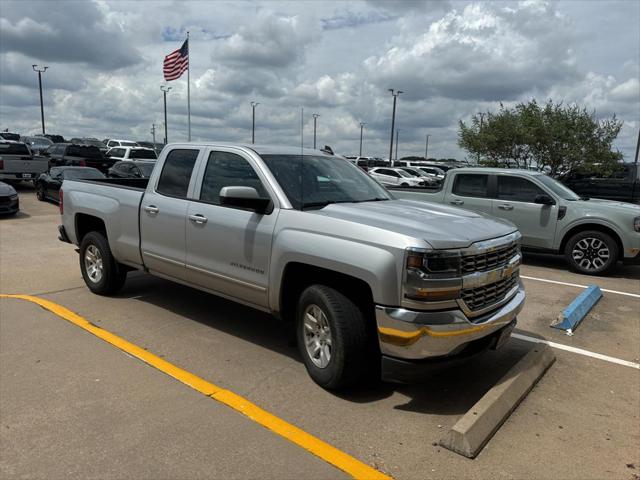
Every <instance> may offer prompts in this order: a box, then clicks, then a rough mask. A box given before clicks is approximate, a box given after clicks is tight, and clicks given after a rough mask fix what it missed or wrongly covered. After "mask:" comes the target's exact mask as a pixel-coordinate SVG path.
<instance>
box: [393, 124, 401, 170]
mask: <svg viewBox="0 0 640 480" xmlns="http://www.w3.org/2000/svg"><path fill="white" fill-rule="evenodd" d="M399 133H400V129H396V162H397V161H398V134H399ZM394 165H395V163H394Z"/></svg>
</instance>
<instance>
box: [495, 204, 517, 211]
mask: <svg viewBox="0 0 640 480" xmlns="http://www.w3.org/2000/svg"><path fill="white" fill-rule="evenodd" d="M498 208H499V209H500V210H513V205H509V204H508V203H502V204H500V205H498Z"/></svg>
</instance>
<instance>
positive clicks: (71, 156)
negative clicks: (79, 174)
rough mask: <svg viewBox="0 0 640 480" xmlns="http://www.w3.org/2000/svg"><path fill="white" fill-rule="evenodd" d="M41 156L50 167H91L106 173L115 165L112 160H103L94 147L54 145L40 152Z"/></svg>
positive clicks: (70, 144)
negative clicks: (47, 160) (46, 160)
mask: <svg viewBox="0 0 640 480" xmlns="http://www.w3.org/2000/svg"><path fill="white" fill-rule="evenodd" d="M42 155H44V156H45V157H47V158H49V166H50V167H93V168H96V169H98V170H100V171H101V172H103V173H107V171H108V170H109V168H111V167H112V166H113V164H114V163H115V161H114V160H111V159H110V158H105V157H104V155H102V152H101V151H100V149H99V148H98V147H96V146H94V145H78V144H75V143H56V144H54V145H51V146H50V147H49V148H47V149H46V150H45V151H44V152H42Z"/></svg>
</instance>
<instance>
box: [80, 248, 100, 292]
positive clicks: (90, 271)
mask: <svg viewBox="0 0 640 480" xmlns="http://www.w3.org/2000/svg"><path fill="white" fill-rule="evenodd" d="M84 269H85V271H86V272H87V277H89V280H91V281H92V282H93V283H98V282H100V280H102V274H103V264H102V254H101V253H100V250H98V247H96V246H95V245H89V246H88V247H87V249H86V250H85V251H84Z"/></svg>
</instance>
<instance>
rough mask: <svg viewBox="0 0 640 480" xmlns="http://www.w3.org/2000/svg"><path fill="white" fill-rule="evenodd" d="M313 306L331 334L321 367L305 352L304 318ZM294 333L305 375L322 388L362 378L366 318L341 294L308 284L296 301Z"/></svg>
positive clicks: (365, 344)
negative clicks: (325, 358) (323, 316)
mask: <svg viewBox="0 0 640 480" xmlns="http://www.w3.org/2000/svg"><path fill="white" fill-rule="evenodd" d="M314 305H315V306H317V307H319V308H320V309H321V310H322V313H323V314H324V315H325V317H326V320H327V323H328V326H329V330H330V333H331V337H330V339H331V347H330V349H331V352H330V359H329V362H328V365H326V366H325V367H323V368H321V367H319V366H318V365H316V364H315V363H314V360H313V359H312V356H311V354H310V353H309V352H308V350H307V340H308V339H309V337H307V335H306V333H305V322H304V318H305V313H306V312H307V310H308V309H309V308H312V306H314ZM296 331H297V340H298V349H299V350H300V354H301V355H302V359H303V361H304V364H305V366H306V368H307V372H308V373H309V376H310V377H311V378H312V379H313V381H314V382H316V383H317V384H318V385H320V386H321V387H322V388H326V389H329V390H332V389H338V388H344V387H347V386H350V385H353V384H355V383H357V382H358V381H360V380H362V379H363V378H366V366H367V363H368V360H369V358H370V355H369V354H368V352H369V351H370V349H368V348H367V331H366V319H365V317H364V315H363V313H362V312H361V311H360V309H359V308H358V306H357V305H356V304H355V303H353V302H352V301H351V300H350V299H349V298H347V297H345V296H344V295H343V294H342V293H340V292H338V291H337V290H334V289H333V288H330V287H327V286H324V285H312V286H310V287H308V288H307V289H306V290H304V291H303V292H302V294H301V295H300V299H299V300H298V308H297V311H296ZM373 361H375V360H373Z"/></svg>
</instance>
